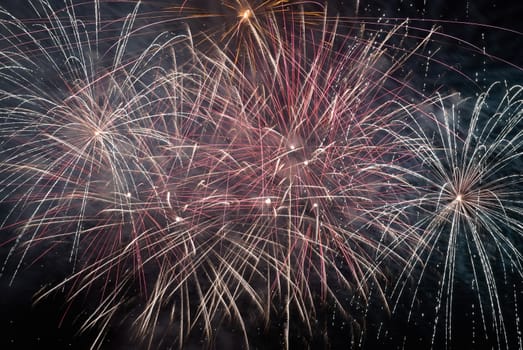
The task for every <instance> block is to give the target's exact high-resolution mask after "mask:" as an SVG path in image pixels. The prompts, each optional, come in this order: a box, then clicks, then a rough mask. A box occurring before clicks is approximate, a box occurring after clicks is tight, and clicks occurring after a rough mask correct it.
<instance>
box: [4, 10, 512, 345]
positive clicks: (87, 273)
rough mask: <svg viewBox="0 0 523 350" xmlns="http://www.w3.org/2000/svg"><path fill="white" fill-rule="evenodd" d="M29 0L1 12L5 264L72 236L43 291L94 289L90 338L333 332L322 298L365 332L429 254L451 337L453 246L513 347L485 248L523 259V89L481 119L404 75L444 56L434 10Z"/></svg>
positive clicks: (20, 264) (287, 336)
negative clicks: (116, 330)
mask: <svg viewBox="0 0 523 350" xmlns="http://www.w3.org/2000/svg"><path fill="white" fill-rule="evenodd" d="M159 4H160V6H161V2H159ZM32 5H33V9H34V11H35V16H36V18H35V19H31V20H29V19H25V20H23V21H22V20H19V19H17V18H16V16H14V15H11V14H9V13H8V12H7V11H4V12H2V19H1V20H0V25H1V35H2V36H1V38H0V39H1V40H0V45H1V46H0V48H1V56H0V74H1V76H2V78H3V81H2V83H0V101H1V105H0V123H1V124H2V129H1V131H0V141H1V142H2V148H1V149H0V184H1V189H0V203H1V204H2V205H3V206H4V208H7V213H6V215H4V218H3V221H2V224H1V227H2V229H1V232H2V234H3V235H4V237H6V238H5V239H2V240H1V242H2V243H3V244H4V245H6V246H7V247H9V249H8V253H7V256H6V258H5V261H4V263H3V267H2V273H3V274H6V275H9V278H10V280H11V281H13V280H14V279H15V278H16V277H17V276H18V275H19V273H20V271H21V270H23V268H24V265H25V264H26V263H28V260H29V263H34V262H35V261H37V260H38V259H41V258H42V257H45V255H46V254H49V252H64V251H65V252H66V254H65V255H66V258H67V259H68V261H69V263H70V266H71V270H70V271H69V273H68V275H67V277H66V278H65V280H64V281H62V282H58V283H56V284H54V285H52V286H51V287H50V288H47V289H45V290H44V291H43V292H42V293H41V297H40V298H41V299H42V298H44V297H46V296H48V295H49V294H50V293H52V292H56V291H59V290H61V289H62V288H65V287H67V289H66V290H67V291H68V294H67V296H68V298H69V300H70V301H71V302H74V300H75V299H77V298H79V297H80V296H81V295H86V294H88V295H89V296H92V297H95V298H97V299H96V300H97V304H96V305H95V306H94V307H92V309H91V310H90V311H89V314H88V316H87V318H86V319H85V320H84V323H83V327H82V330H88V329H92V328H94V329H96V334H97V337H96V339H94V343H93V345H92V347H93V348H95V347H101V346H102V345H103V340H104V336H105V332H106V331H108V330H109V329H110V328H111V324H112V323H114V322H116V320H118V323H120V324H123V325H124V326H128V325H129V326H132V327H131V329H133V334H135V338H137V342H138V343H140V344H143V345H144V346H146V347H149V348H158V347H161V346H167V347H171V346H178V347H180V348H182V347H184V346H185V345H186V343H187V341H189V340H190V339H194V338H195V337H200V338H202V339H204V341H203V343H204V344H205V345H206V346H212V345H213V342H215V341H216V339H217V337H218V335H219V333H220V331H222V330H224V329H237V331H236V332H237V333H239V338H240V339H239V340H240V341H242V342H243V345H244V346H245V347H248V346H249V344H250V342H251V340H252V339H253V338H255V337H257V336H260V334H265V332H268V331H267V330H268V329H269V328H270V327H272V326H270V322H274V321H280V324H279V325H278V326H277V327H278V333H279V334H281V337H280V339H279V340H278V342H279V343H278V345H279V346H281V347H286V348H288V347H290V346H291V345H292V344H293V342H296V343H300V342H302V343H307V342H308V341H309V340H310V339H312V338H314V337H318V336H321V335H320V333H322V332H327V330H328V327H327V326H325V325H324V324H322V323H324V322H325V320H324V319H323V318H324V316H322V312H324V311H325V310H328V312H329V315H330V313H332V314H333V315H339V316H341V318H342V319H344V320H345V321H347V322H349V323H350V324H351V327H353V328H354V329H349V330H348V331H347V332H348V333H350V336H351V337H354V338H356V337H358V336H360V335H361V334H358V332H361V331H362V330H363V327H364V321H365V320H364V318H365V316H366V313H368V312H369V309H370V307H369V303H376V300H378V302H377V303H379V305H380V307H381V308H382V309H385V310H387V309H388V305H387V299H386V298H387V297H389V296H390V294H389V292H390V290H388V289H387V288H388V286H390V285H391V282H390V281H391V280H392V281H395V278H396V277H398V276H401V277H403V276H405V275H409V274H412V273H415V272H417V271H418V270H417V269H418V266H420V264H419V262H420V261H422V262H425V263H426V265H424V266H430V265H431V264H433V263H434V266H437V264H438V262H439V263H440V266H442V277H441V286H440V288H439V289H438V296H437V304H438V308H437V310H436V316H439V318H436V322H434V332H433V333H434V335H433V338H435V339H436V338H438V336H439V332H440V331H441V328H442V327H441V324H442V322H441V321H440V319H444V320H445V326H448V328H449V330H448V331H447V332H446V333H445V337H444V338H445V344H451V343H452V337H451V335H452V334H451V328H452V327H451V322H452V320H453V318H452V314H451V313H452V304H453V301H452V298H453V289H454V283H455V280H456V273H455V271H456V266H457V265H458V262H457V260H458V257H457V255H456V249H457V248H458V247H457V245H458V246H459V244H461V245H462V246H463V247H465V251H466V252H467V253H469V254H470V266H471V268H472V270H471V271H472V274H473V282H471V283H472V288H473V289H474V290H480V289H483V290H485V292H482V293H479V292H478V294H477V296H478V298H479V299H478V302H479V303H478V305H480V308H481V311H480V315H481V320H482V322H483V323H482V325H481V326H482V327H483V328H486V327H487V324H488V323H489V321H492V324H493V328H494V333H495V334H496V336H497V337H498V338H497V343H496V344H497V345H498V346H502V345H503V344H506V343H508V342H507V337H508V333H509V331H507V328H506V327H507V326H506V323H505V320H504V311H503V308H502V306H501V304H502V299H501V297H500V296H499V293H498V285H499V283H505V284H508V283H509V282H508V280H507V279H505V280H501V279H499V278H496V277H495V274H496V273H495V266H494V264H493V262H492V260H493V259H494V258H491V255H492V254H497V255H496V257H497V258H498V259H500V261H502V265H503V266H504V268H505V269H506V270H504V272H506V273H508V272H507V271H515V272H516V273H517V274H518V276H521V271H522V270H521V253H520V251H519V250H518V243H517V240H518V239H519V237H520V236H521V224H520V220H521V217H520V216H521V213H520V209H519V208H520V206H521V203H520V201H519V197H520V195H521V189H520V187H521V177H520V175H519V174H512V175H505V171H508V169H509V168H510V167H511V166H513V165H514V164H515V163H517V162H518V157H520V156H521V131H520V129H521V100H520V97H521V91H520V88H518V87H515V88H513V89H512V90H511V91H510V92H508V93H507V94H506V95H505V97H504V99H502V101H501V102H500V103H499V104H498V108H497V110H496V111H495V112H493V113H492V114H493V115H495V116H496V117H497V118H496V119H489V120H486V119H485V120H484V119H482V118H483V117H482V115H483V113H484V112H485V108H486V102H485V101H487V100H488V99H487V98H486V96H488V94H486V95H484V96H482V98H480V100H478V103H477V104H476V105H475V107H474V108H473V109H474V113H473V115H472V117H470V118H469V117H463V116H462V115H460V114H458V113H454V112H448V109H447V106H446V105H444V103H443V102H442V103H441V105H439V104H438V103H435V101H439V99H434V98H432V99H430V98H426V97H425V96H424V95H423V92H424V91H426V90H429V88H428V87H427V85H426V84H424V85H423V89H422V91H421V92H420V91H418V90H417V89H416V88H415V84H414V83H413V82H412V81H409V82H408V83H407V81H408V79H409V78H410V76H409V73H410V71H409V68H406V67H409V66H410V65H411V63H412V62H413V61H415V62H417V63H419V61H416V60H417V59H420V58H421V61H422V64H423V67H424V68H425V69H426V71H428V68H429V63H430V62H436V61H435V60H433V59H432V57H431V56H430V55H431V54H429V53H430V47H431V39H432V35H433V30H432V29H431V28H429V29H423V28H421V27H420V28H413V27H412V26H410V25H409V22H407V21H406V22H404V23H401V22H399V24H398V23H397V22H395V23H380V22H379V21H378V22H376V23H374V25H373V24H371V23H370V21H356V20H355V19H350V18H344V19H340V18H334V17H332V18H331V17H329V16H327V9H326V8H323V7H322V6H319V5H318V4H317V3H315V2H301V3H299V4H296V3H293V4H290V2H287V1H260V2H244V1H236V2H233V1H230V2H227V1H226V2H224V4H223V6H222V7H220V8H219V9H216V11H209V10H208V9H206V10H202V11H200V10H198V8H199V7H198V6H197V5H194V4H193V2H188V1H187V2H183V3H182V4H181V5H180V6H172V5H169V6H167V5H166V6H163V8H162V11H161V12H151V11H149V12H148V11H145V12H141V11H142V10H141V9H142V7H141V4H140V3H138V4H137V5H136V6H135V7H133V8H130V12H129V15H128V16H127V17H125V18H120V19H117V20H114V19H111V18H109V17H110V16H106V15H105V13H106V12H107V13H108V12H110V11H105V9H106V8H107V9H111V6H112V5H114V6H124V7H125V6H127V5H128V4H127V5H125V4H123V5H122V4H121V3H120V2H118V3H117V4H116V3H115V4H111V3H110V2H101V1H95V2H93V3H88V4H83V3H82V4H75V3H74V2H66V3H65V7H63V8H61V9H54V8H53V7H52V6H51V5H50V4H48V3H47V2H44V1H35V2H34V3H32ZM151 6H153V5H151ZM154 6H156V4H154ZM311 9H319V10H320V11H319V12H318V11H316V10H311ZM86 13H87V14H89V15H88V16H85V14H86ZM93 17H94V19H93ZM217 18H219V19H223V24H222V25H221V26H220V27H221V29H216V27H213V29H212V30H200V29H199V28H198V27H197V26H198V25H199V23H200V22H198V21H207V20H209V19H217ZM151 19H154V23H147V21H150V20H151ZM184 21H188V22H189V29H188V30H187V28H185V27H184V29H183V32H180V31H178V28H181V27H177V25H178V24H181V23H182V22H184ZM200 24H201V23H200ZM170 26H172V27H170ZM158 28H163V30H165V31H157V29H158ZM174 28H176V30H175V29H174ZM195 28H197V29H195ZM172 31H174V32H176V33H178V35H175V34H172V33H171V32H172ZM115 33H116V34H115ZM413 33H415V34H413ZM427 48H429V49H427ZM426 50H427V51H426ZM427 52H428V53H427ZM426 74H427V73H426ZM425 77H427V75H426V76H425ZM442 100H443V101H446V98H442ZM412 101H420V102H414V103H413V102H412ZM428 108H433V110H434V111H435V112H434V113H433V114H429V113H427V112H426V110H427V109H428ZM420 115H421V116H422V117H419V116H420ZM463 118H465V119H463ZM482 123H484V124H482ZM464 125H466V126H467V127H465V128H463V127H464ZM509 190H510V191H509ZM413 198H414V199H413ZM505 229H506V230H508V231H505ZM485 240H490V241H491V242H493V243H491V244H486V243H484V242H485ZM460 242H461V243H460ZM440 250H441V254H439V251H440ZM496 266H497V265H496ZM425 271H426V268H425V267H423V268H422V271H421V276H422V277H423V276H425V275H426V272H425ZM421 280H423V278H421V279H420V282H419V284H416V285H415V290H414V292H413V294H412V295H414V297H417V296H418V295H419V293H418V289H419V288H421V287H420V286H422V282H423V281H421ZM406 286H407V283H405V280H404V279H399V281H398V283H397V284H396V285H395V288H394V290H393V291H392V292H391V295H392V296H391V298H392V300H394V301H396V300H397V299H398V298H399V297H398V296H403V295H405V294H406V292H405V290H406V289H407V288H406ZM371 299H372V300H371ZM414 299H416V298H414ZM130 300H132V302H134V301H135V300H139V302H137V304H138V306H135V307H133V309H132V312H127V310H128V307H129V306H128V303H131V301H130ZM369 300H370V301H369ZM516 305H517V302H516ZM395 306H396V308H397V305H395ZM362 309H363V310H364V311H361V310H362ZM393 311H395V309H394V310H393ZM166 315H167V316H166ZM293 327H294V328H297V327H300V328H301V329H302V330H300V331H299V334H297V335H293V334H292V333H293ZM351 327H347V328H351ZM518 327H519V326H517V325H516V328H518ZM256 328H258V330H255V329H256ZM235 337H238V336H235ZM300 337H303V339H299V338H300ZM361 338H362V339H363V336H362V337H361Z"/></svg>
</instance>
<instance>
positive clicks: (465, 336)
mask: <svg viewBox="0 0 523 350" xmlns="http://www.w3.org/2000/svg"><path fill="white" fill-rule="evenodd" d="M84 1H86V2H87V1H88V0H84ZM27 2H28V1H27V0H0V5H2V6H4V7H5V8H7V9H9V10H10V11H11V12H13V13H15V14H16V15H17V16H21V17H23V16H24V14H27V13H30V11H29V9H28V6H27ZM425 2H427V4H424V3H425ZM57 3H59V2H57ZM355 3H356V2H355V1H339V0H337V1H329V12H330V13H333V14H334V13H340V14H341V15H343V16H354V14H355ZM119 8H120V7H117V9H115V14H116V13H117V12H118V11H119V10H118V9H119ZM358 15H359V16H361V17H369V18H375V17H380V16H384V17H385V18H407V17H408V18H411V19H413V22H412V23H413V26H416V25H419V26H421V27H424V28H430V27H432V26H433V25H435V26H438V27H439V28H440V29H439V30H440V31H441V32H444V33H446V34H448V35H449V36H452V37H456V38H459V40H457V39H452V38H446V39H442V40H444V41H443V42H442V43H441V44H440V46H441V51H442V52H441V53H440V56H439V57H442V58H444V59H445V62H446V63H447V64H448V65H450V66H453V67H456V68H457V69H459V70H460V71H462V72H465V73H466V74H467V75H469V76H471V77H473V78H474V77H475V73H476V72H479V76H478V81H477V84H470V83H467V82H464V81H463V80H462V79H460V77H457V76H455V75H453V74H446V73H445V72H444V70H445V69H444V68H443V67H439V68H438V67H434V70H433V71H431V72H430V79H431V84H433V85H434V86H438V85H441V86H444V89H448V91H452V90H460V91H463V90H465V91H464V92H465V93H467V92H468V93H469V94H471V95H473V94H474V93H476V92H478V91H480V90H481V89H483V88H486V87H488V86H489V85H490V83H492V82H494V81H503V80H506V81H508V82H510V83H512V84H523V73H522V72H523V69H522V68H521V67H523V41H522V38H523V35H522V34H521V32H523V1H512V2H510V1H502V0H499V1H495V0H490V1H488V0H477V1H472V0H471V1H460V0H453V1H449V0H436V1H430V0H427V1H408V0H404V1H394V0H392V1H361V2H360V4H359V8H358ZM447 21H450V22H448V23H447ZM498 27H499V28H498ZM500 28H505V29H506V30H505V29H500ZM512 31H519V32H520V34H519V35H517V34H515V33H514V32H512ZM460 40H461V42H460ZM463 43H468V44H470V45H474V46H477V47H480V48H481V47H485V49H486V52H487V53H488V54H489V55H491V58H487V59H486V58H485V56H483V55H481V54H479V53H477V52H474V51H473V49H466V48H465V47H466V45H464V44H463ZM518 67H520V68H518ZM414 70H416V68H414ZM419 74H420V75H421V73H419ZM442 74H443V75H442ZM417 79H419V81H420V82H422V78H420V76H418V77H417ZM7 208H8V206H7V205H6V204H3V205H1V206H0V210H2V211H4V212H5V211H6V210H7ZM0 241H1V239H0ZM8 247H9V245H4V246H0V263H2V262H3V261H4V259H5V256H6V255H7V253H8V251H9V250H8ZM520 248H521V247H520ZM520 250H521V249H520ZM64 254H68V252H67V251H66V250H65V248H64V249H62V250H60V249H58V250H51V251H50V252H48V253H47V254H46V256H45V257H44V258H42V259H39V260H38V261H37V262H36V263H35V264H31V261H32V259H30V258H29V259H28V258H26V262H27V263H25V264H24V266H22V269H21V270H20V272H19V273H18V275H17V276H16V278H15V279H14V280H13V281H11V275H10V274H9V273H4V274H3V276H2V277H0V349H20V350H22V349H41V348H49V349H56V350H59V349H88V348H89V346H90V344H91V343H92V341H93V339H94V337H95V336H96V333H94V332H84V333H79V325H80V323H81V322H80V321H81V320H82V317H84V316H85V314H86V313H88V312H89V310H90V309H92V307H93V305H95V304H96V300H90V299H89V295H87V296H85V297H81V298H79V300H77V301H76V302H75V303H73V304H71V305H69V304H68V303H66V302H65V298H66V296H65V295H64V294H60V293H56V294H55V295H53V296H51V297H49V298H48V299H46V300H45V301H42V302H39V303H37V304H34V303H33V301H34V297H33V296H34V294H35V293H36V292H38V291H39V290H40V289H41V288H42V287H45V286H50V285H52V284H53V283H57V282H60V281H61V280H62V279H63V278H64V276H66V274H67V272H68V271H69V269H70V266H69V265H68V261H67V259H64V257H63V255H64ZM435 279H437V278H436V277H435ZM513 282H514V285H516V286H520V287H523V286H522V283H521V281H519V280H517V279H516V280H514V281H513ZM436 285H437V281H427V284H426V291H425V292H426V295H428V299H429V300H430V301H432V302H433V300H432V299H431V298H432V297H431V296H430V293H431V292H433V290H431V287H434V288H437V287H436ZM503 293H504V292H502V294H503ZM506 293H507V295H502V298H505V297H506V298H510V297H512V296H511V295H510V293H513V290H507V291H506ZM468 297H469V296H468V295H467V294H466V293H465V294H463V295H458V297H457V298H458V303H459V298H463V302H464V303H467V298H468ZM518 298H519V300H520V301H523V300H522V299H523V297H522V296H521V295H519V296H518ZM404 302H405V303H406V304H407V303H408V300H404ZM133 303H137V301H136V300H133V299H132V298H131V299H130V301H129V304H128V305H126V306H125V307H124V309H127V310H130V312H131V313H132V310H134V309H133ZM520 306H522V308H523V302H522V303H520ZM68 307H69V309H67V308H68ZM423 308H426V309H427V313H428V314H430V313H431V312H432V310H433V308H434V305H433V303H430V302H427V303H426V304H423V303H420V304H419V305H418V307H417V312H418V316H419V315H421V314H423ZM380 310H381V309H380V307H379V306H374V307H371V308H370V312H371V313H372V312H375V313H376V314H374V315H372V314H371V315H369V318H368V323H367V324H366V326H365V327H366V329H367V330H366V332H367V334H368V335H367V336H366V337H365V340H364V342H363V343H362V344H361V346H362V347H363V348H365V349H378V348H383V349H401V348H408V349H424V348H428V347H429V346H430V338H431V335H432V331H433V329H432V325H431V324H430V322H428V320H426V319H423V318H422V317H420V318H419V319H417V320H415V321H414V322H411V323H407V322H406V321H405V319H404V316H405V315H404V314H402V313H399V314H398V315H397V316H396V317H393V318H392V319H387V317H386V316H384V315H383V314H381V313H380V312H381V311H380ZM516 313H521V310H519V311H518V310H514V314H513V315H512V316H513V317H520V315H518V314H516ZM64 314H65V315H66V317H65V319H64V320H62V317H63V316H64ZM457 315H458V316H457V320H458V322H456V323H455V325H454V326H455V327H456V328H455V332H454V337H455V340H454V344H453V345H454V347H455V348H456V349H459V348H461V349H472V348H476V349H483V348H485V349H486V348H491V347H495V346H494V345H495V343H492V342H490V341H487V342H484V343H478V344H471V343H470V336H469V335H470V329H469V327H468V326H467V324H468V320H469V315H467V314H466V312H463V313H462V314H459V308H458V311H457ZM329 317H331V314H330V313H329V312H328V310H327V311H326V316H325V320H324V322H325V323H326V324H327V322H328V321H327V318H329ZM460 320H461V321H460ZM275 322H277V320H275ZM127 326H128V323H124V324H121V325H115V326H114V327H112V328H110V332H109V334H108V335H107V341H106V342H105V343H104V347H103V348H104V349H141V348H140V347H138V346H137V345H136V344H133V342H132V341H131V340H130V338H131V337H130V335H129V334H127V333H126V332H127V331H128V328H127ZM521 328H523V327H521ZM271 332H273V333H271ZM297 332H299V331H298V330H297ZM515 332H516V330H514V329H512V332H511V333H510V335H512V336H514V335H515V334H516V333H515ZM233 333H234V332H226V331H224V332H222V333H221V334H220V336H219V337H218V340H217V346H216V347H217V348H223V349H235V348H236V347H235V346H236V345H237V344H239V343H237V342H235V339H236V338H235V337H236V335H235V334H233ZM385 333H388V334H387V335H386V336H384V334H385ZM346 334H348V333H347V330H346V328H343V327H339V324H338V323H336V325H335V326H334V327H330V332H329V334H328V336H327V337H328V338H329V339H325V338H322V337H317V339H315V343H313V344H311V348H313V349H316V348H324V347H331V348H334V349H348V348H351V346H354V347H357V345H358V344H352V345H351V343H350V341H351V340H350V339H349V338H348V337H346V336H345V335H346ZM378 334H379V335H380V337H379V339H377V338H378V337H377V336H378ZM461 337H462V338H461ZM277 338H278V332H277V325H276V324H275V326H274V329H271V330H270V332H269V334H261V335H260V337H259V338H258V340H257V341H258V343H253V348H259V349H271V348H277V347H278V340H277ZM298 343H299V342H298ZM199 346H200V344H199V342H198V341H197V340H195V341H194V342H189V343H188V346H187V348H191V349H196V348H198V347H199ZM440 346H442V344H441V343H438V342H436V344H435V346H434V348H436V349H438V348H440ZM510 346H511V347H513V348H514V349H517V348H518V347H519V348H520V349H521V344H518V341H517V340H516V338H514V339H512V341H511V343H510ZM159 348H161V349H167V348H168V347H167V346H162V347H159ZM296 348H301V345H300V347H296Z"/></svg>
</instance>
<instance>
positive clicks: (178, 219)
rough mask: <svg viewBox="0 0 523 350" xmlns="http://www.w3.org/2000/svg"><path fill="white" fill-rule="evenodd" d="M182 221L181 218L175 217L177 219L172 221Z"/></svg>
mask: <svg viewBox="0 0 523 350" xmlns="http://www.w3.org/2000/svg"><path fill="white" fill-rule="evenodd" d="M182 220H183V219H182V218H181V217H179V216H177V217H176V218H175V219H174V221H176V222H181V221H182Z"/></svg>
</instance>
